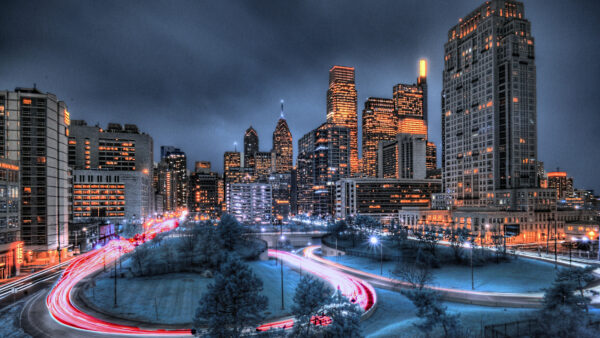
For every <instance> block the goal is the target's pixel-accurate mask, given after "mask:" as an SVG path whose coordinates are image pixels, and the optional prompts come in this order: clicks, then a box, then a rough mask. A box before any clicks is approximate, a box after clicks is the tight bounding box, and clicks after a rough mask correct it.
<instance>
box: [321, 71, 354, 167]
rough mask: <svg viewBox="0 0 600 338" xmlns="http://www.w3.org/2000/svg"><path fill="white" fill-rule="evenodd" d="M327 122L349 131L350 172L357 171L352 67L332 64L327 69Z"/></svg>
mask: <svg viewBox="0 0 600 338" xmlns="http://www.w3.org/2000/svg"><path fill="white" fill-rule="evenodd" d="M327 122H328V123H330V124H333V125H336V126H339V127H344V128H348V130H349V133H350V172H351V173H358V170H359V164H358V112H357V93H356V84H355V81H354V68H353V67H342V66H333V67H332V68H331V69H330V70H329V89H328V90H327Z"/></svg>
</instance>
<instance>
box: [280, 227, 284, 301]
mask: <svg viewBox="0 0 600 338" xmlns="http://www.w3.org/2000/svg"><path fill="white" fill-rule="evenodd" d="M284 240H285V236H284V235H281V241H284ZM280 265H281V309H282V310H284V309H285V305H284V303H283V262H280Z"/></svg>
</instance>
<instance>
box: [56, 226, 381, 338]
mask: <svg viewBox="0 0 600 338" xmlns="http://www.w3.org/2000/svg"><path fill="white" fill-rule="evenodd" d="M178 225H179V223H178V221H177V220H176V219H169V220H165V221H162V222H160V223H155V222H154V221H149V222H147V223H146V224H144V229H146V230H145V232H144V233H143V234H142V235H139V236H136V237H135V240H133V241H131V240H126V239H123V238H120V239H114V240H112V241H110V242H109V243H108V244H107V245H105V246H104V247H102V248H99V249H97V250H94V251H90V252H88V253H86V254H83V255H81V256H79V257H77V258H74V259H73V260H72V262H71V263H70V264H69V266H68V267H67V268H66V269H65V271H64V273H63V275H62V277H61V278H60V279H59V280H58V282H57V283H56V285H55V286H54V288H53V289H52V290H51V291H50V293H49V294H48V296H47V297H46V306H47V307H48V310H49V312H50V315H51V316H52V318H54V319H55V320H56V321H57V322H59V323H61V324H62V325H65V326H68V327H71V328H74V329H78V330H84V331H91V332H100V333H110V334H124V335H144V336H167V335H168V336H182V335H190V334H191V330H190V329H187V330H167V329H156V330H151V329H140V328H138V327H134V326H127V325H121V324H115V323H111V322H107V321H104V320H101V319H98V318H95V317H93V316H91V315H89V314H86V313H84V312H82V311H81V310H79V309H78V308H77V307H76V306H74V305H73V303H72V301H71V293H72V290H73V288H74V287H75V285H76V284H77V283H79V282H81V281H82V280H83V279H84V278H86V277H88V276H90V275H92V274H94V273H95V272H98V271H99V270H101V269H103V267H104V265H105V264H110V263H113V262H115V261H116V260H117V259H118V258H119V257H120V256H121V255H123V254H125V253H128V252H131V251H132V250H134V249H135V246H136V245H138V244H141V243H143V242H144V241H147V240H151V239H152V238H154V237H155V236H156V235H157V234H158V233H161V232H165V231H170V230H172V229H174V228H176V227H177V226H178ZM311 248H312V250H314V247H311ZM306 252H308V251H305V253H306ZM311 252H312V251H311ZM269 257H275V258H277V259H280V260H281V261H283V262H285V263H286V264H289V265H292V266H295V267H300V268H301V269H303V270H305V271H307V272H309V273H311V274H314V275H316V276H318V277H320V278H322V279H324V280H326V281H327V282H329V283H330V284H331V285H332V286H333V287H334V288H336V289H339V290H340V291H341V292H342V293H343V294H344V295H345V296H346V297H348V298H349V299H350V300H351V301H352V302H354V303H357V304H359V305H360V306H361V308H362V309H364V310H365V311H368V310H370V309H371V308H372V307H373V305H374V304H375V302H376V294H375V290H374V289H373V287H372V286H371V285H369V284H368V283H367V282H365V281H362V280H361V279H359V278H357V277H352V276H350V275H348V274H345V273H343V272H341V271H337V270H334V269H332V268H329V267H326V266H324V265H322V264H319V263H317V262H314V261H311V260H308V259H306V258H302V257H300V256H296V255H294V254H291V253H289V252H286V251H276V250H269ZM315 320H318V321H320V322H321V323H323V325H327V323H328V318H319V317H315ZM293 325H294V319H293V318H287V319H284V320H280V321H276V322H273V323H267V324H263V325H261V326H259V327H258V328H257V330H261V331H265V330H269V329H271V328H291V327H292V326H293Z"/></svg>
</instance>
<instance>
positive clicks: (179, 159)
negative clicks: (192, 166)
mask: <svg viewBox="0 0 600 338" xmlns="http://www.w3.org/2000/svg"><path fill="white" fill-rule="evenodd" d="M163 161H165V162H166V163H167V165H168V167H169V170H170V171H171V172H172V173H173V178H174V180H175V187H173V193H174V194H175V199H174V201H175V205H174V206H173V207H174V209H173V210H175V209H178V208H185V207H186V206H187V202H188V197H187V194H188V175H187V156H186V155H185V152H183V151H181V150H180V149H179V148H175V149H174V150H171V151H168V152H166V153H165V158H164V159H163Z"/></svg>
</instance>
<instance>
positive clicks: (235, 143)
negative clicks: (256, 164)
mask: <svg viewBox="0 0 600 338" xmlns="http://www.w3.org/2000/svg"><path fill="white" fill-rule="evenodd" d="M233 149H234V151H235V152H236V153H237V142H233Z"/></svg>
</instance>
